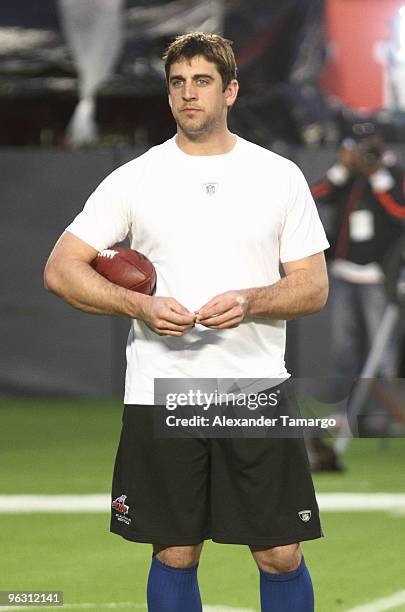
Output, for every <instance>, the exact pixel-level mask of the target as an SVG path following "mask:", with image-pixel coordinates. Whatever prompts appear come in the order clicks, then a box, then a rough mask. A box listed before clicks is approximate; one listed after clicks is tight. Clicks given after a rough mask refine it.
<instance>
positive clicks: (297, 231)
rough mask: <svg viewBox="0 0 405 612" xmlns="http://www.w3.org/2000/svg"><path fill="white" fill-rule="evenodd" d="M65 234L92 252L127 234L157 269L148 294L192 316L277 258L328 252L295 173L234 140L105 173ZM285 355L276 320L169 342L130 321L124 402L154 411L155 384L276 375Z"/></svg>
mask: <svg viewBox="0 0 405 612" xmlns="http://www.w3.org/2000/svg"><path fill="white" fill-rule="evenodd" d="M67 230H68V231H69V232H71V233H73V234H75V235H76V236H78V237H79V238H81V239H82V240H84V241H85V242H87V243H88V244H90V245H91V246H93V247H94V248H95V249H97V250H99V251H101V250H103V249H106V248H109V247H111V246H113V245H114V244H116V243H117V242H119V241H121V240H123V239H124V238H125V237H126V236H127V235H128V236H129V239H130V243H131V248H133V249H136V250H139V251H141V252H142V253H144V255H146V256H147V257H148V258H149V259H150V260H151V261H152V263H153V264H154V266H155V268H156V272H157V291H156V295H158V296H170V297H174V298H175V299H176V300H177V301H179V302H180V303H181V304H183V306H185V307H186V308H188V309H189V310H190V311H194V310H197V309H198V308H200V307H201V306H203V305H204V304H205V303H206V302H207V301H208V300H210V299H211V298H212V297H214V296H215V295H217V294H219V293H223V292H224V291H227V290H231V289H243V288H249V287H262V286H266V285H271V284H273V283H275V282H277V281H278V280H279V278H280V274H279V263H280V262H288V261H294V260H297V259H302V258H304V257H307V256H309V255H313V254H315V253H318V252H320V251H323V250H324V249H325V248H327V247H328V246H329V245H328V242H327V239H326V236H325V233H324V230H323V227H322V224H321V222H320V220H319V216H318V212H317V210H316V207H315V204H314V202H313V199H312V196H311V194H310V191H309V188H308V185H307V183H306V181H305V179H304V177H303V175H302V173H301V171H300V170H299V168H298V167H297V166H296V165H295V164H293V163H292V162H291V161H288V160H287V159H284V158H283V157H280V156H279V155H276V154H274V153H272V152H270V151H268V150H267V149H264V148H262V147H259V146H257V145H255V144H253V143H250V142H248V141H247V140H244V139H242V138H239V137H238V138H237V141H236V144H235V146H234V148H233V149H232V151H231V152H230V153H226V154H223V155H209V156H192V155H188V154H186V153H184V152H183V151H182V150H181V149H180V148H179V147H178V146H177V144H176V140H175V137H173V138H171V139H170V140H168V141H166V142H164V143H163V144H161V145H159V146H156V147H153V148H151V149H150V150H149V151H147V152H146V153H145V154H144V155H141V156H140V157H138V158H136V159H134V160H132V161H130V162H129V163H127V164H125V165H123V166H121V167H120V168H118V169H117V170H115V171H114V172H112V174H110V175H109V176H108V177H107V178H106V179H105V180H104V181H103V182H102V183H101V184H100V185H99V187H98V188H97V189H96V190H95V192H94V193H93V194H92V195H91V196H90V198H89V199H88V201H87V203H86V205H85V207H84V210H83V211H82V212H81V213H80V214H79V215H78V216H77V217H76V219H75V220H74V221H73V223H72V224H71V225H69V227H68V228H67ZM284 352H285V321H279V320H273V319H249V318H248V319H245V320H244V321H243V322H242V324H241V325H239V326H238V327H237V328H234V329H226V330H213V329H208V328H205V327H203V326H201V325H196V326H195V328H194V329H192V330H191V331H190V332H188V333H187V334H185V335H184V336H183V337H173V336H158V335H157V334H155V333H154V332H153V331H151V330H150V329H149V328H148V327H147V326H146V325H145V324H144V323H143V322H142V321H137V320H133V321H132V326H131V331H130V334H129V338H128V344H127V373H126V384H125V403H127V404H153V403H154V397H153V387H154V378H189V377H190V378H214V379H221V378H233V379H235V378H237V379H240V378H250V379H283V378H286V377H288V376H289V374H288V373H287V370H286V368H285V362H284Z"/></svg>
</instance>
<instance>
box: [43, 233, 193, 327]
mask: <svg viewBox="0 0 405 612" xmlns="http://www.w3.org/2000/svg"><path fill="white" fill-rule="evenodd" d="M97 253H98V251H97V250H96V249H94V248H93V247H92V246H90V245H89V244H87V243H86V242H84V241H83V240H81V239H80V238H78V237H76V236H75V235H74V234H71V233H70V232H65V233H64V234H62V236H61V237H60V238H59V240H58V242H57V243H56V245H55V247H54V249H53V251H52V253H51V254H50V256H49V259H48V262H47V264H46V266H45V272H44V281H45V287H46V288H47V289H48V290H49V291H52V292H53V293H55V294H56V295H58V296H59V297H61V298H62V299H64V300H65V301H66V302H67V303H68V304H70V305H71V306H73V307H75V308H78V309H79V310H82V311H84V312H89V313H93V314H103V315H121V316H127V317H130V318H132V319H140V320H142V321H144V322H145V323H146V325H148V327H150V329H152V330H153V331H154V332H155V333H157V334H158V335H161V336H166V335H170V336H182V335H183V334H184V333H186V332H187V331H188V330H189V329H190V328H191V327H193V326H194V322H195V315H194V314H193V313H191V312H189V311H188V310H187V309H186V308H184V306H182V305H181V304H179V303H178V302H177V301H176V300H175V299H173V298H166V297H151V296H147V295H143V294H141V293H136V292H134V291H129V290H128V289H124V288H122V287H118V285H115V284H113V283H110V282H109V281H108V280H106V279H105V278H103V277H102V276H101V275H100V274H98V273H97V272H96V271H95V270H93V268H92V267H91V265H90V262H91V261H92V260H93V259H94V258H95V257H96V255H97Z"/></svg>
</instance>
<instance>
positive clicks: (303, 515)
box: [298, 510, 311, 523]
mask: <svg viewBox="0 0 405 612" xmlns="http://www.w3.org/2000/svg"><path fill="white" fill-rule="evenodd" d="M298 516H299V517H300V519H301V521H303V522H304V523H308V521H309V519H310V518H311V510H300V512H298Z"/></svg>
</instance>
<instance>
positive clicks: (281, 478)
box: [111, 384, 323, 547]
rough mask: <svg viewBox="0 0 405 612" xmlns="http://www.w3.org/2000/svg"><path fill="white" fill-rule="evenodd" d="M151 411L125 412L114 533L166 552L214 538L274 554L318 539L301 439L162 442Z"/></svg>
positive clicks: (117, 464)
mask: <svg viewBox="0 0 405 612" xmlns="http://www.w3.org/2000/svg"><path fill="white" fill-rule="evenodd" d="M284 386H285V385H284V384H283V385H282V387H284ZM286 386H287V385H286ZM286 386H285V387H286ZM153 412H154V407H153V406H140V405H127V406H125V408H124V413H123V426H122V432H121V439H120V443H119V447H118V451H117V457H116V462H115V468H114V478H113V487H112V507H111V531H112V532H113V533H116V534H118V535H121V536H122V537H124V538H126V539H127V540H132V541H134V542H150V543H152V544H162V545H168V546H185V545H192V544H198V543H199V542H201V541H203V540H206V539H212V540H214V541H215V542H223V543H229V544H248V545H249V544H251V545H256V546H266V547H267V546H268V547H271V546H281V545H286V544H293V543H295V542H300V541H303V540H312V539H316V538H319V537H322V535H323V534H322V529H321V525H320V521H319V511H318V505H317V502H316V498H315V493H314V487H313V483H312V478H311V474H310V469H309V464H308V457H307V453H306V448H305V444H304V441H303V439H302V438H298V437H296V438H280V437H269V438H237V437H236V438H232V437H226V438H225V437H221V438H204V437H202V436H200V437H198V438H177V439H170V438H169V439H167V438H166V439H164V438H159V437H157V436H156V434H155V431H154V414H153Z"/></svg>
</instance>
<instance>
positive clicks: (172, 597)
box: [147, 556, 202, 612]
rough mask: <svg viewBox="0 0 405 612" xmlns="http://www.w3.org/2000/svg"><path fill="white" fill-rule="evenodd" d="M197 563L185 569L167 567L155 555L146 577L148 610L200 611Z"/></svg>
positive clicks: (157, 611)
mask: <svg viewBox="0 0 405 612" xmlns="http://www.w3.org/2000/svg"><path fill="white" fill-rule="evenodd" d="M197 568H198V563H197V565H194V567H190V568H186V569H178V568H177V567H169V566H168V565H165V564H164V563H162V562H161V561H159V559H158V558H157V557H156V556H153V557H152V565H151V567H150V571H149V578H148V591H147V599H148V611H149V612H185V611H186V610H187V612H202V604H201V596H200V589H199V588H198V582H197Z"/></svg>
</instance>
